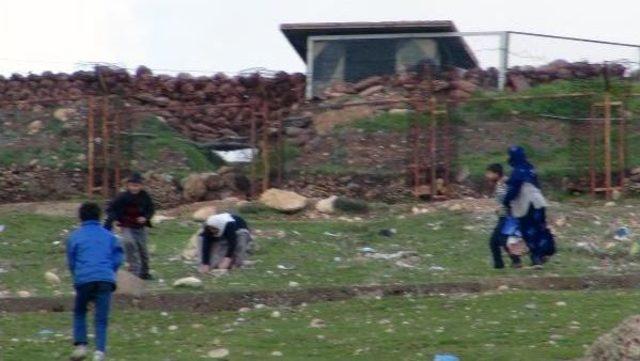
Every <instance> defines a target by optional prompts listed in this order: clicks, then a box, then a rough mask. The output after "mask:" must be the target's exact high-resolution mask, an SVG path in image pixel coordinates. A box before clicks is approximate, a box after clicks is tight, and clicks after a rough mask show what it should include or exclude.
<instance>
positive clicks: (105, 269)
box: [67, 221, 123, 286]
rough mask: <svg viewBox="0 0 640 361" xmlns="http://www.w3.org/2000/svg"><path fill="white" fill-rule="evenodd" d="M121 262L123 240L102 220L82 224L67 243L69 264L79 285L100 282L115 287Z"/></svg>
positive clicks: (76, 283)
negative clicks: (109, 283)
mask: <svg viewBox="0 0 640 361" xmlns="http://www.w3.org/2000/svg"><path fill="white" fill-rule="evenodd" d="M122 260H123V251H122V246H120V241H118V238H117V237H116V236H115V235H114V234H113V233H111V232H109V231H107V230H106V229H104V228H103V227H102V226H101V225H100V222H99V221H86V222H82V225H81V226H80V228H78V229H77V230H76V231H74V232H73V233H71V235H70V236H69V239H68V240H67V262H68V264H69V271H71V275H72V276H73V283H74V285H76V286H79V285H82V284H85V283H89V282H98V281H102V282H111V283H113V284H114V285H115V283H116V272H117V271H118V268H120V265H121V264H122Z"/></svg>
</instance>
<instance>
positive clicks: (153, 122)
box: [131, 116, 220, 176]
mask: <svg viewBox="0 0 640 361" xmlns="http://www.w3.org/2000/svg"><path fill="white" fill-rule="evenodd" d="M134 131H138V132H143V133H149V134H151V135H153V136H152V137H145V136H140V137H135V138H134V139H133V140H132V145H131V148H132V151H133V154H134V155H133V158H134V159H137V160H138V161H139V162H142V164H143V166H142V167H143V168H150V169H151V168H152V167H150V166H147V167H145V166H144V164H147V165H151V164H154V163H158V162H163V160H164V159H165V158H166V157H167V156H171V155H173V157H176V158H178V159H184V164H180V163H181V162H176V164H172V166H174V168H173V169H167V168H166V167H164V168H163V170H164V171H165V172H168V173H172V174H175V175H177V176H184V175H186V174H188V173H189V172H192V171H193V172H206V171H212V170H214V169H215V168H217V167H218V166H220V164H216V162H215V161H214V158H213V157H212V156H210V155H208V154H207V153H206V151H204V150H202V149H200V148H198V147H197V146H196V145H195V144H193V143H191V142H190V141H188V140H187V139H185V138H184V137H183V136H181V135H180V134H178V133H177V132H176V131H175V130H173V129H172V128H171V127H170V126H168V125H167V124H165V123H163V122H161V121H159V120H158V119H157V118H156V117H154V116H152V117H149V118H147V119H144V120H143V121H142V122H141V123H140V124H139V125H138V126H137V127H136V129H135V130H134Z"/></svg>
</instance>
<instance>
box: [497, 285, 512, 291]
mask: <svg viewBox="0 0 640 361" xmlns="http://www.w3.org/2000/svg"><path fill="white" fill-rule="evenodd" d="M498 291H500V292H504V291H509V286H507V285H501V286H500V287H498Z"/></svg>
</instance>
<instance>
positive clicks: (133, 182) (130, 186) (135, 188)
mask: <svg viewBox="0 0 640 361" xmlns="http://www.w3.org/2000/svg"><path fill="white" fill-rule="evenodd" d="M143 189H144V184H143V179H142V176H141V175H140V173H133V174H132V175H131V177H129V178H128V179H127V191H129V193H132V194H138V193H140V192H141V191H142V190H143Z"/></svg>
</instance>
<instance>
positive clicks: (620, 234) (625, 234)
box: [613, 227, 631, 241]
mask: <svg viewBox="0 0 640 361" xmlns="http://www.w3.org/2000/svg"><path fill="white" fill-rule="evenodd" d="M630 235H631V231H630V230H629V228H627V227H620V228H618V229H616V231H615V233H614V237H613V238H615V240H616V241H624V240H626V239H627V238H629V236H630Z"/></svg>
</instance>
